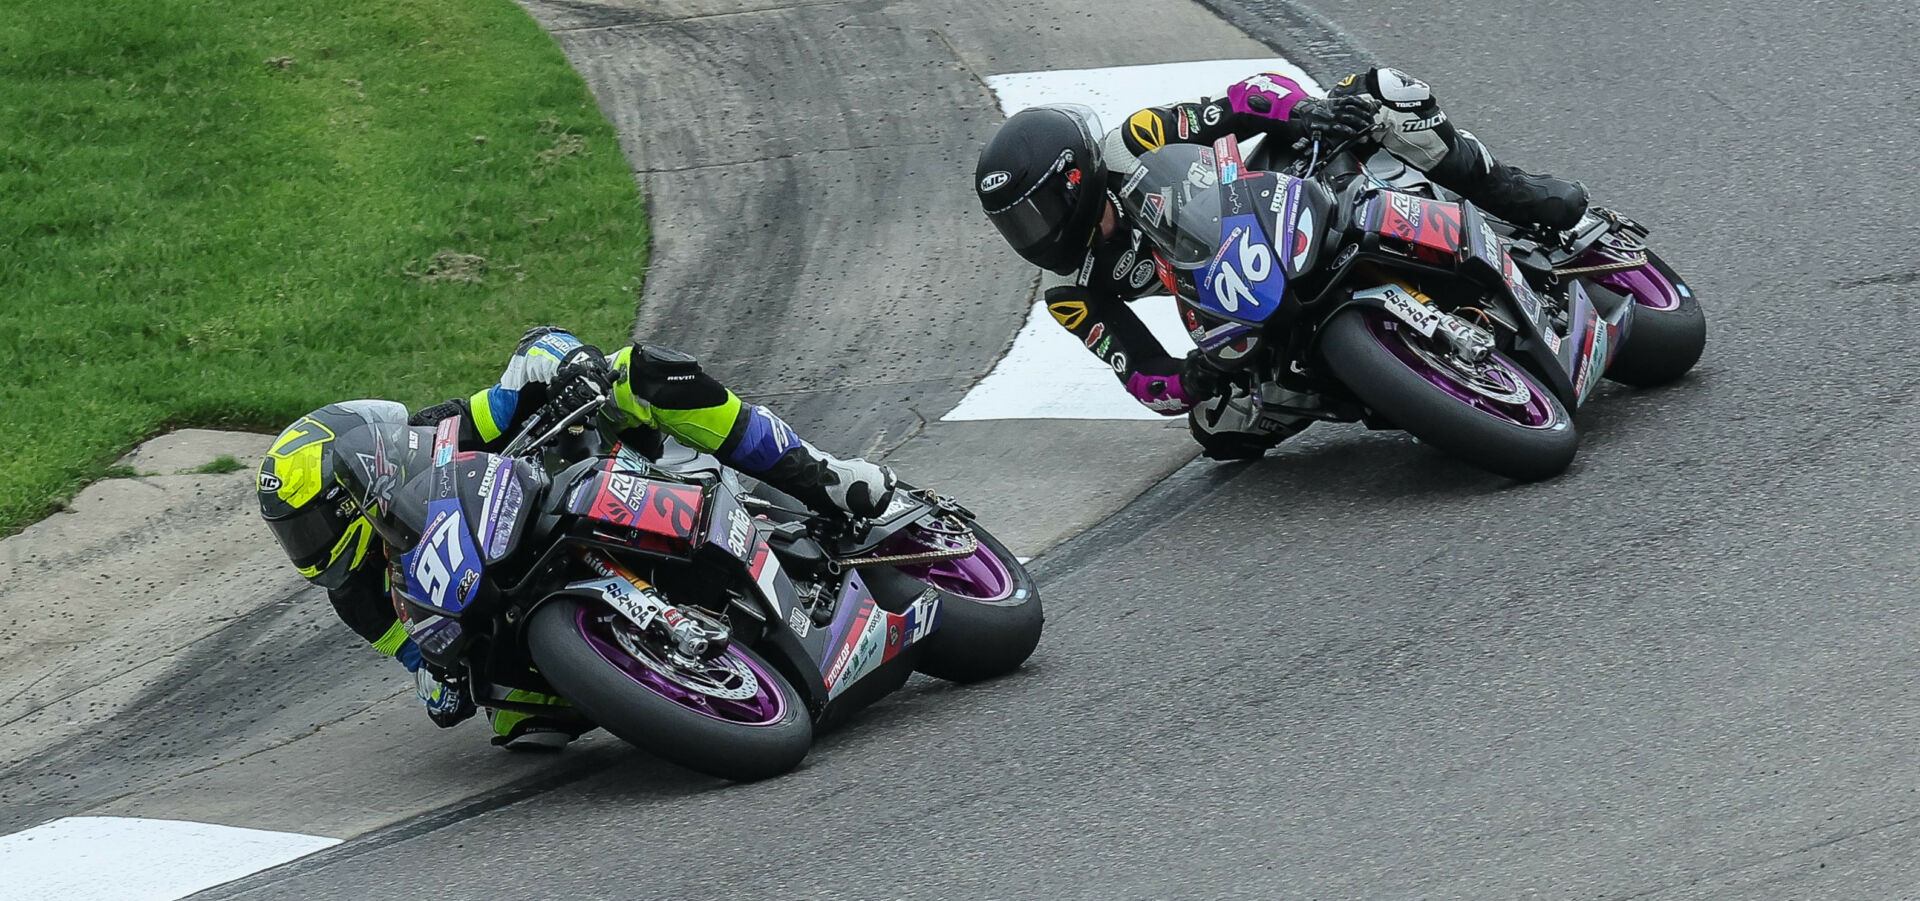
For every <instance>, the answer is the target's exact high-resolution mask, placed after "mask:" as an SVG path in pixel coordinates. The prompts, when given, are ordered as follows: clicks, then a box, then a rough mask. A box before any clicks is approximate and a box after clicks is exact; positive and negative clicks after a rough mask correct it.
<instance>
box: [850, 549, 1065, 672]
mask: <svg viewBox="0 0 1920 901" xmlns="http://www.w3.org/2000/svg"><path fill="white" fill-rule="evenodd" d="M948 522H949V521H947V520H938V519H936V520H933V521H931V522H927V523H921V524H919V525H915V526H911V527H909V528H907V529H905V530H902V531H901V533H900V534H899V535H897V536H895V537H894V538H893V539H892V540H890V541H888V542H887V544H886V545H885V546H883V547H882V549H881V553H883V554H901V553H914V552H916V551H923V550H937V549H941V548H945V547H951V546H953V544H952V543H953V542H954V541H957V540H962V539H961V536H960V535H959V534H957V533H956V531H953V530H949V529H946V528H943V526H945V525H947V523H948ZM965 527H966V528H968V529H969V530H971V531H972V533H973V536H974V538H975V539H976V540H977V543H978V547H976V548H975V549H974V551H973V553H972V554H969V555H967V556H965V557H962V558H960V559H958V560H947V561H943V562H939V563H930V564H924V565H918V566H900V567H896V569H898V570H899V571H900V572H901V573H902V574H903V575H906V576H908V577H909V578H913V579H917V580H919V581H921V582H924V583H926V584H927V585H928V586H929V587H931V588H933V589H934V590H936V591H938V592H940V626H939V628H937V629H935V630H934V632H933V634H932V635H929V636H927V638H926V639H925V640H924V641H922V642H921V643H920V645H919V658H918V660H917V661H916V663H915V666H914V668H915V669H918V670H919V671H920V672H923V673H925V674H927V675H929V676H932V677H934V678H936V679H946V680H948V681H951V682H978V681H981V680H983V679H991V678H993V677H995V676H1002V675H1005V674H1007V673H1010V672H1013V671H1014V670H1016V669H1019V668H1020V664H1022V663H1025V662H1026V660H1027V658H1028V657H1029V656H1032V654H1033V649H1034V648H1035V647H1036V646H1038V645H1039V644H1040V630H1041V625H1042V623H1043V622H1044V621H1045V620H1046V617H1045V616H1044V615H1043V614H1042V613H1041V610H1040V589H1039V588H1038V587H1037V586H1035V585H1034V583H1033V577H1032V576H1030V575H1028V574H1027V569H1026V567H1024V566H1022V565H1020V560H1019V558H1017V557H1015V556H1014V555H1013V552H1012V551H1009V550H1007V546H1006V545H1004V544H1001V543H1000V540H999V539H997V538H995V537H993V535H992V534H991V533H989V532H988V531H987V530H985V529H983V528H980V527H979V526H978V525H974V524H973V523H970V522H969V523H966V526H965Z"/></svg>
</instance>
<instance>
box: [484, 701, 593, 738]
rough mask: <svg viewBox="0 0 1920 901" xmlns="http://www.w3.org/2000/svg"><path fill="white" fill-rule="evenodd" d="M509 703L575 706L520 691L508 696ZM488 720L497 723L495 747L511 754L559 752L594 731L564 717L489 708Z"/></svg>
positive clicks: (566, 716) (584, 724)
mask: <svg viewBox="0 0 1920 901" xmlns="http://www.w3.org/2000/svg"><path fill="white" fill-rule="evenodd" d="M506 699H507V700H509V701H520V702H523V703H528V704H552V705H554V706H556V707H568V706H571V705H569V704H568V703H567V702H566V699H564V698H561V697H559V696H557V695H544V694H540V693H538V692H532V691H527V690H525V689H520V688H516V689H513V690H512V691H509V692H507V697H506ZM487 719H489V720H491V721H492V723H493V744H494V746H495V747H500V748H506V749H507V750H509V751H545V752H552V751H558V750H561V749H563V748H565V747H566V746H567V745H568V744H570V743H572V742H573V740H574V739H576V738H579V737H580V735H581V734H582V733H584V732H586V731H587V730H588V729H590V728H592V726H591V725H590V724H589V723H587V721H586V720H584V719H581V718H579V717H577V716H568V715H566V714H564V713H560V714H555V715H542V714H535V713H522V712H520V711H518V710H497V709H494V708H488V709H487Z"/></svg>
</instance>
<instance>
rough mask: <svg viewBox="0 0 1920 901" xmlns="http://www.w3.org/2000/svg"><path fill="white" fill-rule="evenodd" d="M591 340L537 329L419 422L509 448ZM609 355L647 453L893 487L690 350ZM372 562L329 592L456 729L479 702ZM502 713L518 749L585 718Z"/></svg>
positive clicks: (772, 478) (792, 490)
mask: <svg viewBox="0 0 1920 901" xmlns="http://www.w3.org/2000/svg"><path fill="white" fill-rule="evenodd" d="M582 347H583V345H582V344H581V342H580V340H579V339H577V338H575V337H574V336H573V335H571V334H569V333H567V332H566V331H563V330H561V329H558V328H555V327H551V326H547V327H542V328H536V329H534V330H532V331H530V332H528V333H527V334H526V336H525V337H523V338H522V339H521V342H520V346H519V349H518V350H517V351H516V352H515V353H514V355H513V357H512V358H511V359H510V360H509V361H508V364H507V368H506V370H505V372H503V373H502V374H501V376H500V380H499V382H497V383H496V384H494V385H492V386H491V387H488V388H485V389H482V390H481V391H479V392H477V393H475V394H474V395H473V396H472V397H470V398H456V399H454V400H449V401H446V402H445V403H441V404H438V405H435V406H432V407H428V408H426V409H423V410H420V411H419V412H417V413H415V414H413V416H412V418H411V419H410V424H411V425H416V426H418V425H433V424H436V423H438V422H441V421H443V420H445V419H448V418H450V417H453V416H456V415H457V416H460V417H462V419H461V423H460V439H459V447H460V449H461V450H465V451H472V450H478V451H489V452H498V451H499V450H501V449H502V447H504V445H505V444H506V442H507V441H508V440H509V439H510V437H511V436H512V435H514V434H516V433H517V432H518V431H519V429H520V428H521V427H522V426H523V425H524V424H525V422H526V421H527V419H528V417H530V416H532V415H534V414H535V413H536V412H539V411H540V410H541V409H542V407H543V406H545V405H546V404H547V401H548V399H549V393H550V392H549V391H548V387H549V385H550V384H553V383H556V382H557V381H559V380H560V379H564V378H565V370H564V369H563V367H562V361H564V360H567V359H570V358H571V357H572V355H574V354H575V353H576V352H577V351H580V350H581V349H582ZM605 359H606V363H607V364H608V368H610V370H611V372H610V373H609V375H610V377H611V382H612V397H613V404H612V405H610V406H608V407H607V408H605V409H604V410H603V412H602V417H603V419H602V422H601V424H600V425H601V428H603V429H610V430H611V431H612V432H613V433H614V434H616V435H617V436H618V437H619V438H620V440H622V441H623V442H625V443H627V444H628V446H630V447H632V448H634V449H635V450H636V451H638V452H640V453H641V454H643V455H646V456H650V457H653V456H658V455H659V453H660V451H661V448H662V436H663V435H666V436H671V437H673V438H674V439H675V440H676V441H678V442H680V443H681V444H684V445H686V446H688V447H690V448H692V449H694V450H697V451H701V452H704V453H710V454H713V455H714V456H715V457H716V458H718V459H719V460H720V462H722V463H724V464H726V465H727V466H731V467H733V468H735V469H738V470H741V471H743V472H746V473H748V474H750V475H754V476H756V477H757V478H759V479H761V480H762V481H765V482H767V483H768V484H770V485H772V486H774V487H776V488H779V489H780V490H782V491H785V492H787V493H788V494H792V495H794V496H795V497H797V498H799V499H800V500H802V501H803V502H806V503H807V504H808V506H810V507H813V508H815V509H823V508H825V507H828V506H833V507H838V508H840V509H846V508H847V507H848V506H849V499H848V498H847V489H848V486H849V485H859V484H862V483H869V484H870V483H871V482H872V481H873V480H874V479H875V478H879V479H882V480H883V481H884V482H885V483H886V485H887V487H888V488H889V489H890V487H891V475H890V474H889V473H887V472H886V471H885V470H884V469H883V468H882V467H878V466H875V465H874V464H871V463H867V462H866V461H864V460H858V459H852V460H841V459H839V458H836V457H833V456H831V455H829V454H826V453H823V452H821V451H819V450H818V449H816V448H814V447H813V446H812V445H811V444H808V443H807V442H805V441H802V440H801V439H800V438H799V437H798V436H797V435H796V434H795V433H794V431H793V429H792V428H791V427H790V426H788V425H787V424H786V423H785V422H784V421H782V420H781V419H780V418H779V417H778V416H776V415H775V414H774V413H773V412H772V411H770V410H768V409H767V408H765V407H762V406H759V405H757V404H749V403H745V402H743V401H741V400H740V398H739V397H738V396H736V395H735V394H734V393H733V392H732V391H730V390H728V389H727V388H726V387H724V386H723V385H721V384H720V382H719V381H717V380H715V379H714V378H713V377H712V376H711V375H708V374H707V373H706V372H704V371H703V370H702V369H701V368H700V364H699V362H698V361H696V360H695V359H694V358H692V357H690V356H686V355H684V354H680V353H678V352H675V351H671V350H667V349H664V348H660V347H656V346H653V345H646V344H640V345H634V346H628V347H623V348H621V349H620V350H619V351H618V352H616V353H614V354H613V355H611V356H610V357H607V358H605ZM885 503H886V499H885V497H884V495H883V494H879V493H876V494H875V495H874V496H871V497H869V496H856V497H855V498H854V499H853V501H852V505H853V506H854V507H856V508H859V507H865V506H874V505H878V506H880V507H884V505H885ZM376 544H377V542H376ZM367 561H369V562H366V563H362V564H361V565H359V566H357V567H356V568H355V569H354V570H353V571H352V574H351V576H350V577H349V578H348V580H347V582H346V583H345V584H344V585H343V586H341V587H340V588H338V589H334V590H331V591H329V592H328V593H327V598H328V600H329V601H331V602H332V604H333V608H334V611H335V612H336V613H338V614H339V616H340V619H341V620H342V621H343V622H345V623H346V624H347V626H348V627H349V628H351V629H353V631H354V632H356V633H358V634H359V635H360V637H361V638H364V639H366V640H367V641H368V642H370V643H371V644H372V645H373V647H374V649H376V650H378V651H380V652H381V653H383V654H386V655H388V656H390V657H393V658H395V659H397V660H399V661H400V663H401V664H403V665H404V666H406V668H407V669H408V670H409V671H412V672H414V673H415V675H416V677H417V679H416V682H417V687H418V688H419V693H420V700H421V701H422V703H424V704H425V705H426V706H427V709H428V713H429V714H430V715H431V716H432V717H433V720H434V722H435V723H437V724H439V725H441V726H451V725H454V724H456V723H458V722H460V721H461V720H464V719H466V718H467V717H468V716H471V715H472V714H473V712H474V706H473V703H472V700H471V699H469V698H466V697H464V696H463V695H461V694H460V693H459V692H458V691H457V690H455V689H453V688H452V687H451V686H446V685H443V684H441V683H439V682H437V680H434V679H432V677H431V675H430V674H428V673H426V671H425V670H424V669H423V661H422V660H421V656H420V650H419V648H418V647H416V646H415V645H414V643H413V639H412V638H411V637H409V636H408V634H407V630H406V626H405V625H404V624H403V623H401V622H400V621H399V618H398V617H397V615H396V614H395V612H394V603H393V601H392V599H391V596H390V593H389V580H388V579H389V577H388V567H387V566H386V559H385V554H384V553H369V554H367ZM507 699H508V700H513V701H523V702H530V703H543V704H550V705H564V704H565V702H564V701H563V700H561V699H559V698H556V697H552V696H546V695H538V694H535V693H532V692H526V691H522V690H518V689H516V690H515V691H514V692H512V693H510V694H509V695H508V698H507ZM491 715H492V719H493V727H494V732H495V733H496V737H495V738H494V743H495V744H500V745H506V746H509V747H527V746H532V747H554V746H556V743H554V742H538V743H535V744H528V745H522V744H519V743H518V742H517V741H516V740H517V739H520V738H522V737H523V736H527V735H528V733H529V732H533V733H540V734H541V735H533V736H528V737H530V738H538V737H543V736H544V737H553V738H560V737H561V736H565V737H572V736H575V735H577V734H578V733H579V731H580V730H581V728H583V726H584V724H583V723H582V722H577V721H570V720H569V719H568V718H565V717H545V716H530V715H529V714H526V713H520V712H517V711H508V710H499V711H492V712H491ZM560 743H564V742H563V741H562V742H560Z"/></svg>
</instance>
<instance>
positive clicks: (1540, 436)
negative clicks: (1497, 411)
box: [1320, 307, 1580, 482]
mask: <svg viewBox="0 0 1920 901" xmlns="http://www.w3.org/2000/svg"><path fill="white" fill-rule="evenodd" d="M1363 315H1364V313H1363V309H1362V308H1360V307H1349V308H1348V309H1346V310H1343V311H1341V312H1340V313H1338V314H1336V315H1335V316H1334V317H1333V319H1332V320H1331V321H1329V322H1328V323H1327V324H1326V326H1325V328H1323V329H1322V330H1321V333H1320V354H1321V356H1322V357H1323V358H1324V359H1325V360H1326V362H1327V365H1328V366H1329V367H1331V368H1332V370H1333V373H1334V374H1335V375H1336V376H1338V377H1339V379H1340V381H1341V382H1343V383H1345V384H1346V386H1347V388H1348V389H1350V390H1351V391H1353V393H1354V395H1355V396H1357V397H1359V398H1360V400H1361V401H1362V402H1364V403H1365V404H1366V405H1367V406H1368V407H1370V408H1372V409H1373V410H1374V411H1375V412H1377V413H1379V414H1381V415H1383V416H1385V417H1386V418H1388V419H1389V420H1391V421H1392V422H1393V424H1394V425H1396V426H1398V427H1399V428H1401V429H1404V430H1406V431H1407V432H1408V433H1409V434H1411V435H1413V436H1414V437H1415V438H1418V439H1420V440H1421V441H1424V442H1426V443H1428V444H1431V445H1433V446H1434V447H1437V448H1440V449H1441V450H1443V451H1446V452H1447V453H1449V454H1452V455H1454V456H1456V457H1459V458H1460V459H1461V460H1463V461H1465V462H1467V463H1470V464H1472V465H1474V466H1477V467H1479V468H1481V469H1484V470H1486V471H1488V472H1491V473H1494V474H1495V475H1500V476H1505V477H1507V478H1509V479H1516V480H1519V481H1522V482H1533V481H1539V480H1541V479H1549V478H1552V477H1554V476H1556V475H1559V474H1560V473H1562V472H1564V471H1566V468H1567V466H1569V465H1570V464H1572V463H1573V455H1574V453H1575V452H1576V451H1578V450H1579V447H1580V435H1579V432H1578V431H1577V430H1576V429H1575V428H1574V425H1573V418H1572V417H1571V416H1568V415H1567V411H1566V408H1565V407H1564V406H1562V405H1561V403H1560V401H1559V399H1558V398H1555V397H1554V396H1552V395H1551V394H1546V395H1545V397H1546V400H1547V401H1548V403H1550V404H1552V405H1553V409H1554V411H1555V412H1556V413H1557V415H1558V416H1559V422H1558V423H1557V424H1556V425H1554V426H1553V427H1551V428H1545V429H1531V428H1527V427H1526V426H1522V425H1519V424H1518V423H1513V422H1507V421H1505V420H1502V419H1500V418H1498V417H1495V416H1493V415H1491V414H1489V413H1486V412H1483V411H1481V410H1477V409H1474V408H1473V407H1469V406H1467V405H1466V404H1464V403H1462V402H1461V401H1459V400H1458V399H1456V398H1454V397H1453V396H1452V395H1450V394H1448V393H1447V392H1446V391H1444V390H1441V389H1440V388H1439V387H1436V386H1435V385H1433V384H1432V383H1431V382H1428V381H1427V380H1426V378H1425V377H1423V376H1421V375H1420V374H1419V373H1417V372H1415V371H1413V370H1412V369H1411V368H1409V367H1408V366H1407V364H1405V363H1402V362H1401V361H1400V358H1399V357H1396V356H1394V354H1393V352H1392V351H1390V350H1388V349H1387V348H1385V347H1382V346H1381V345H1380V342H1379V341H1378V340H1376V339H1375V338H1374V336H1373V333H1372V332H1371V331H1370V330H1369V329H1368V327H1367V323H1366V321H1365V320H1364V319H1363V318H1362V317H1363ZM1379 315H1386V314H1384V313H1381V314H1379ZM1510 365H1511V364H1510ZM1529 378H1532V376H1531V375H1530V374H1529ZM1541 390H1542V391H1544V389H1541Z"/></svg>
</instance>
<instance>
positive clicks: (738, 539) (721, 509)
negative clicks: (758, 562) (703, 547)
mask: <svg viewBox="0 0 1920 901" xmlns="http://www.w3.org/2000/svg"><path fill="white" fill-rule="evenodd" d="M708 516H709V517H710V519H711V521H709V522H708V523H707V543H708V544H711V545H714V546H715V547H723V548H726V549H727V553H729V554H732V555H733V556H734V557H735V558H736V559H738V560H740V561H741V562H742V563H747V564H751V563H753V558H754V540H753V536H754V525H753V517H752V516H751V515H749V514H748V513H747V510H746V508H745V507H742V506H741V505H740V502H739V501H737V500H735V499H734V498H733V496H732V495H731V494H730V493H728V492H726V491H715V492H714V493H713V496H712V501H711V505H710V506H709V507H708Z"/></svg>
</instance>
